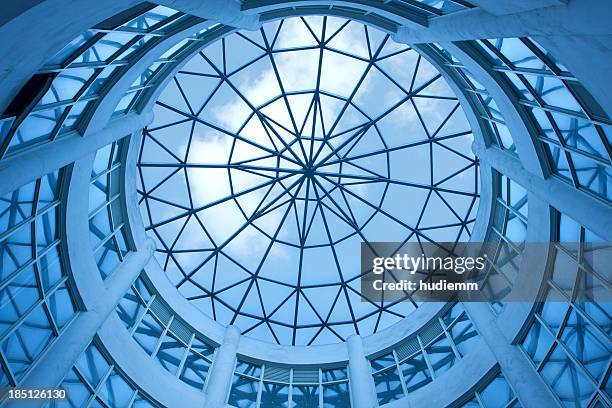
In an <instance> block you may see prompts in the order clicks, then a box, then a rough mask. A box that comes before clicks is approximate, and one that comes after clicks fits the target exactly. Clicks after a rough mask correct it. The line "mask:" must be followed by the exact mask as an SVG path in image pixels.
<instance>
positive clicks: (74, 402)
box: [57, 368, 91, 407]
mask: <svg viewBox="0 0 612 408" xmlns="http://www.w3.org/2000/svg"><path fill="white" fill-rule="evenodd" d="M61 387H62V388H64V389H65V390H66V394H67V395H68V399H67V401H66V402H67V403H68V404H69V405H70V406H72V407H82V406H84V404H85V402H87V400H88V399H89V397H90V396H91V390H90V389H89V388H88V387H87V386H86V385H85V384H84V383H83V382H82V381H81V378H80V377H79V376H78V374H77V372H76V370H75V369H74V368H73V369H72V370H70V372H69V373H68V375H66V377H65V378H64V380H63V381H62V384H61ZM68 404H62V403H58V404H57V405H58V406H62V405H68Z"/></svg>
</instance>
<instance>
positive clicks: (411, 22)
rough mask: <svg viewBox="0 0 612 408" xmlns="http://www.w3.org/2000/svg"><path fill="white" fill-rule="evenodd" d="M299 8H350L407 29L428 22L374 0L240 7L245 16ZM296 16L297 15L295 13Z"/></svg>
mask: <svg viewBox="0 0 612 408" xmlns="http://www.w3.org/2000/svg"><path fill="white" fill-rule="evenodd" d="M300 6H308V7H316V6H318V7H320V8H321V12H322V13H323V14H325V11H327V12H330V8H331V6H335V7H350V8H355V9H358V10H363V11H365V12H367V13H375V14H377V15H379V16H381V17H385V18H387V19H389V20H391V21H393V22H395V23H397V24H402V25H406V26H408V27H427V24H428V22H429V20H428V17H427V15H425V14H424V13H419V12H417V11H411V10H410V9H406V8H404V7H401V6H398V5H397V4H394V3H391V2H384V3H381V2H379V1H374V0H285V1H275V0H247V1H244V3H243V5H242V10H243V11H244V12H245V13H247V14H261V13H265V12H270V11H275V10H279V9H281V8H293V7H300ZM296 14H297V13H296Z"/></svg>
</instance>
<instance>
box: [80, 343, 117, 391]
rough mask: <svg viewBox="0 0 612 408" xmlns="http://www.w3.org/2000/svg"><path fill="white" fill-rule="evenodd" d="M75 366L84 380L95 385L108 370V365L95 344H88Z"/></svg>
mask: <svg viewBox="0 0 612 408" xmlns="http://www.w3.org/2000/svg"><path fill="white" fill-rule="evenodd" d="M75 367H77V368H78V369H79V371H80V372H81V374H82V375H83V377H85V380H87V382H89V383H90V384H91V385H92V386H93V387H97V386H98V384H100V382H101V381H102V379H103V377H104V376H105V375H106V373H107V372H108V369H109V368H110V365H109V364H108V361H106V359H105V358H104V357H103V356H102V354H101V353H100V351H99V350H98V349H97V347H95V346H89V347H88V348H87V349H86V350H85V351H84V352H83V354H81V356H80V357H79V359H78V360H77V362H76V364H75Z"/></svg>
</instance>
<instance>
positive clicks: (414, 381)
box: [400, 353, 432, 393]
mask: <svg viewBox="0 0 612 408" xmlns="http://www.w3.org/2000/svg"><path fill="white" fill-rule="evenodd" d="M400 369H401V370H402V375H403V376H404V382H405V383H406V390H407V391H408V393H410V392H412V391H414V390H417V389H419V388H421V387H423V386H425V385H427V384H429V383H430V382H431V380H432V378H431V373H430V372H429V368H428V367H427V363H426V362H425V357H424V356H423V355H422V354H421V353H419V354H417V355H416V356H414V357H410V358H409V359H407V360H405V361H404V362H403V363H401V364H400Z"/></svg>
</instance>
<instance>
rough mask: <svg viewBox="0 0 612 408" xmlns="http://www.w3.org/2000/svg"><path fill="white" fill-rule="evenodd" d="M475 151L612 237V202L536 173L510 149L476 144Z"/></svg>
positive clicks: (536, 193)
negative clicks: (605, 201)
mask: <svg viewBox="0 0 612 408" xmlns="http://www.w3.org/2000/svg"><path fill="white" fill-rule="evenodd" d="M472 150H473V151H474V154H476V156H478V158H479V159H480V160H481V161H482V162H485V163H488V164H489V165H490V166H491V167H493V168H495V169H497V170H498V171H499V172H501V173H502V174H505V175H506V176H508V177H510V178H511V179H512V180H514V181H516V182H517V183H519V184H520V185H521V186H523V187H524V188H525V189H526V190H527V191H529V192H530V193H532V194H533V195H534V196H536V197H538V198H539V199H540V200H542V201H544V202H546V203H548V204H549V205H551V206H552V207H554V208H556V209H557V210H558V211H560V212H562V213H564V214H566V215H567V216H568V217H570V218H572V219H574V220H575V221H576V222H578V223H580V224H582V225H584V226H585V227H586V228H588V229H589V230H591V231H593V232H594V233H595V234H597V235H598V236H599V237H601V238H602V239H604V240H606V241H609V242H611V241H612V206H610V205H609V204H606V203H604V202H603V201H601V200H599V199H597V198H595V197H593V196H591V195H590V194H588V193H586V192H584V191H581V190H578V189H576V188H574V187H573V186H571V185H570V184H568V183H565V182H563V181H561V180H559V179H557V178H554V177H549V178H546V179H544V178H541V177H538V176H535V175H533V174H532V173H530V172H529V171H527V170H525V168H524V167H523V166H522V165H521V163H520V161H519V160H518V159H517V158H516V157H515V156H513V155H511V154H510V153H508V152H506V151H503V150H501V149H499V148H497V147H490V148H483V147H482V146H479V145H476V144H474V145H473V147H472Z"/></svg>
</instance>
